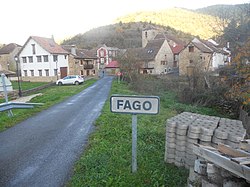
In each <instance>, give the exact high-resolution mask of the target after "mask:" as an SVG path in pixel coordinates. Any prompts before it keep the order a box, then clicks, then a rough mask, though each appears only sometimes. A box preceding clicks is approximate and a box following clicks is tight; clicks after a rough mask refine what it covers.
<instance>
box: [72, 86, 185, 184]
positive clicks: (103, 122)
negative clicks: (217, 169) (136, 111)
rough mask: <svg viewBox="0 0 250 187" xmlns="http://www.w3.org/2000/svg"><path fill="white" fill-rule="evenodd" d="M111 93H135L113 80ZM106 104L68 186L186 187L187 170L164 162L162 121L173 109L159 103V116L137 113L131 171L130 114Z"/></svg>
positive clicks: (163, 127) (168, 97)
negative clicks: (134, 168) (135, 164)
mask: <svg viewBox="0 0 250 187" xmlns="http://www.w3.org/2000/svg"><path fill="white" fill-rule="evenodd" d="M111 93H112V94H118V93H119V94H135V93H133V92H132V91H129V89H128V87H127V86H126V85H125V84H117V83H116V82H114V83H113V87H112V91H111ZM172 97H173V95H171V94H169V96H166V97H165V101H164V102H169V103H170V102H172ZM109 107H110V106H109V101H107V102H106V104H105V106H104V109H103V111H102V115H101V116H100V117H99V118H98V120H97V121H96V126H97V131H96V132H95V133H94V134H92V136H91V138H90V141H89V146H88V148H87V150H86V151H85V153H84V154H83V155H82V157H81V158H80V160H79V161H78V163H77V164H76V167H75V172H74V176H73V177H72V180H71V181H70V183H69V184H68V186H171V187H172V186H185V184H186V179H187V175H188V172H187V170H185V169H184V168H181V169H179V168H177V167H175V166H173V165H170V164H165V163H164V146H165V121H166V119H167V118H169V117H171V116H174V115H175V114H176V112H175V111H174V110H172V109H170V108H167V107H166V108H165V107H162V106H161V108H160V114H158V115H155V116H150V115H147V116H146V115H138V147H137V148H138V149H137V161H138V172H137V173H135V174H133V173H131V154H132V153H131V144H132V138H131V136H132V135H131V115H126V114H113V113H111V112H110V109H109Z"/></svg>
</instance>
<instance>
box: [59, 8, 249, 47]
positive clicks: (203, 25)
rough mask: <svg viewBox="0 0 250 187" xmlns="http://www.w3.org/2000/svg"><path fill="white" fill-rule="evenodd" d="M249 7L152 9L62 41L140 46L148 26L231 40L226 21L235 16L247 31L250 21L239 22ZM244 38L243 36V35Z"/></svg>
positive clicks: (185, 35) (185, 37)
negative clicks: (194, 9) (142, 34)
mask: <svg viewBox="0 0 250 187" xmlns="http://www.w3.org/2000/svg"><path fill="white" fill-rule="evenodd" d="M249 6H250V4H244V5H215V6H210V7H206V8H202V9H198V10H196V11H191V10H186V9H181V8H173V9H167V10H162V11H154V12H153V11H152V12H136V13H133V14H129V15H126V16H123V17H120V18H117V20H116V24H113V25H107V26H103V27H99V28H95V29H92V30H90V31H88V32H86V33H84V34H78V35H76V36H74V37H72V38H71V39H67V40H64V41H63V42H62V44H75V45H77V46H78V47H81V48H94V47H97V46H98V45H100V44H106V45H107V46H110V47H118V48H131V47H140V46H141V31H142V30H143V29H145V28H147V27H148V26H153V27H157V28H159V29H161V30H164V31H167V32H168V33H170V34H174V35H176V36H178V37H180V38H181V39H183V40H186V41H187V40H190V39H191V38H193V37H200V38H202V39H208V38H216V39H219V38H220V37H221V36H222V37H224V39H225V40H224V41H230V40H229V39H230V37H231V35H232V34H231V33H230V32H231V31H230V32H228V29H225V30H224V31H225V33H226V32H227V33H226V34H225V33H223V29H224V28H225V27H226V26H227V25H228V23H229V26H230V21H231V20H233V19H234V20H236V23H235V24H236V25H237V24H238V25H240V27H238V28H239V29H238V30H240V29H241V30H243V29H242V28H244V32H245V30H246V31H247V30H249V29H248V28H249V26H248V25H249V24H248V23H249V22H246V23H245V22H244V21H242V20H247V19H248V20H249V11H247V9H248V10H249V9H250V7H249ZM247 14H248V15H247ZM219 17H220V18H219ZM239 18H241V19H239ZM231 25H232V24H231ZM241 25H242V26H241ZM231 27H232V26H231ZM231 30H232V29H231ZM241 33H242V32H241ZM228 34H229V37H228ZM241 36H243V35H241ZM244 36H245V35H244ZM218 37H219V38H218ZM237 38H239V37H238V36H237ZM245 39H246V37H244V38H243V40H245ZM232 42H233V41H232Z"/></svg>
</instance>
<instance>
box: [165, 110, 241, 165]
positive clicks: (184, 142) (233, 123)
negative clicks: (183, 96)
mask: <svg viewBox="0 0 250 187" xmlns="http://www.w3.org/2000/svg"><path fill="white" fill-rule="evenodd" d="M245 134H246V130H245V129H244V127H243V125H242V122H241V121H238V120H231V119H226V118H219V117H214V116H207V115H200V114H196V113H190V112H183V113H181V114H179V115H177V116H174V117H172V118H170V119H168V120H167V124H166V146H165V161H166V162H167V163H174V164H175V165H176V166H185V167H186V168H189V167H193V166H194V162H195V160H196V159H197V156H196V155H195V154H194V153H193V145H194V143H199V144H201V145H208V146H213V147H215V146H217V145H218V144H219V143H224V144H226V145H229V146H232V147H233V148H238V147H239V143H240V140H242V139H244V136H245Z"/></svg>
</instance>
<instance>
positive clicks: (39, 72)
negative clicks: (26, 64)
mask: <svg viewBox="0 0 250 187" xmlns="http://www.w3.org/2000/svg"><path fill="white" fill-rule="evenodd" d="M38 74H39V76H40V77H41V76H43V72H42V70H41V69H39V70H38Z"/></svg>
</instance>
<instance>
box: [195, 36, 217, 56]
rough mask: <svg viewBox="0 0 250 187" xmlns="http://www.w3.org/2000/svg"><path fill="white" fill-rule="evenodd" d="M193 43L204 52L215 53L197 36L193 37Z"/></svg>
mask: <svg viewBox="0 0 250 187" xmlns="http://www.w3.org/2000/svg"><path fill="white" fill-rule="evenodd" d="M192 43H193V44H194V46H196V47H197V48H198V49H200V50H201V51H202V52H204V53H213V50H212V49H210V48H209V47H208V46H206V45H205V44H204V43H202V42H201V41H200V40H198V39H197V38H195V39H193V40H192Z"/></svg>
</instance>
